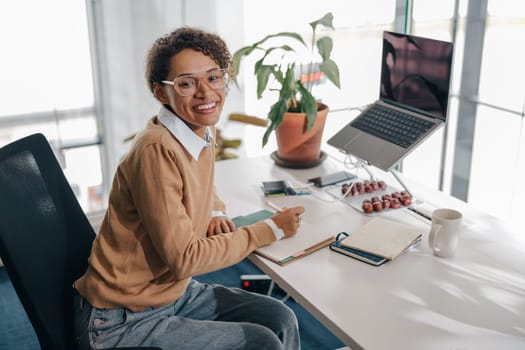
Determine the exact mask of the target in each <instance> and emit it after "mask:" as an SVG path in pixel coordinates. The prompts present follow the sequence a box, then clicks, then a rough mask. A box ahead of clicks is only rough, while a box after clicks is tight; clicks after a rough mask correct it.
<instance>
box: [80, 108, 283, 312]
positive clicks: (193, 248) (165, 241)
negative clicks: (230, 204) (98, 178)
mask: <svg viewBox="0 0 525 350" xmlns="http://www.w3.org/2000/svg"><path fill="white" fill-rule="evenodd" d="M214 161H215V160H214V147H213V145H212V146H211V147H208V148H204V149H203V150H202V152H201V153H200V156H199V158H198V160H195V159H193V158H192V157H191V155H190V154H189V153H188V152H187V151H186V149H185V148H184V147H183V146H182V145H181V144H180V143H179V141H178V140H177V139H176V138H175V137H174V136H173V135H172V134H171V133H170V132H169V130H168V129H167V128H166V127H164V126H163V125H162V124H161V123H159V121H158V120H157V118H156V117H153V118H152V119H150V120H149V122H148V124H147V126H146V128H145V130H144V131H142V132H141V133H140V134H139V135H137V137H136V138H135V141H134V143H133V145H132V146H131V150H130V151H129V154H128V155H127V156H126V157H125V158H124V159H123V160H122V162H121V163H120V164H119V166H118V169H117V172H116V174H115V177H114V180H113V184H112V188H111V192H110V197H109V204H108V209H107V212H106V215H105V217H104V220H103V222H102V226H101V228H100V231H99V233H98V235H97V238H96V239H95V241H94V243H93V247H92V250H91V255H90V257H89V267H88V269H87V271H86V273H85V274H84V275H83V276H82V277H81V278H80V279H79V280H77V281H76V282H75V288H76V289H77V291H78V292H79V293H80V294H81V295H82V296H84V297H85V298H86V299H87V300H88V301H89V303H90V304H91V305H93V306H95V307H97V308H120V307H124V308H127V309H130V310H132V311H142V310H144V309H146V308H149V307H159V306H162V305H166V304H169V303H171V302H173V301H175V300H176V299H178V298H179V297H180V296H181V295H182V294H183V293H184V291H185V288H186V286H187V284H188V282H189V280H190V278H191V277H192V276H195V275H199V274H202V273H207V272H210V271H214V270H217V269H221V268H224V267H227V266H230V265H232V264H235V263H237V262H239V261H240V260H242V259H243V258H245V257H246V256H247V255H248V254H250V253H251V252H252V251H253V250H254V249H256V248H258V247H260V246H263V245H266V244H269V243H270V242H272V241H274V240H275V236H274V234H273V232H272V230H271V228H270V227H269V226H268V225H267V224H265V223H263V222H259V223H256V224H254V225H251V226H248V227H243V228H240V229H237V230H236V231H235V232H232V233H226V234H222V235H217V236H213V237H211V238H207V237H206V230H207V227H208V223H209V221H210V219H211V212H212V210H224V209H225V206H224V203H223V202H222V201H221V200H220V199H219V198H218V197H217V195H216V194H215V187H214V183H213V180H214Z"/></svg>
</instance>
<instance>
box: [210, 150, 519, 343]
mask: <svg viewBox="0 0 525 350" xmlns="http://www.w3.org/2000/svg"><path fill="white" fill-rule="evenodd" d="M342 168H343V165H342V164H341V163H338V162H336V161H334V160H333V159H331V158H329V159H328V160H326V161H325V162H324V163H323V164H321V165H320V166H318V167H316V168H313V169H308V170H290V169H284V168H279V167H277V166H275V165H274V164H273V161H272V160H271V159H270V157H268V156H264V157H260V158H244V159H235V160H228V161H220V162H217V166H216V185H217V190H218V192H219V194H220V196H221V197H222V198H223V199H224V200H225V201H226V204H227V207H228V214H229V215H230V216H231V217H233V216H237V215H245V214H249V213H251V212H254V211H257V210H259V209H261V208H265V205H264V197H263V196H262V191H261V189H260V187H259V186H260V184H261V182H262V181H266V180H282V179H287V180H292V181H302V182H304V181H306V179H308V178H310V177H313V176H317V175H319V174H327V173H331V172H334V171H336V170H341V169H342ZM387 175H388V174H386V175H385V176H384V177H382V178H383V179H386V180H387V181H392V179H390V180H389V179H388V178H387ZM362 176H364V174H362ZM407 185H409V187H410V189H411V190H412V191H413V192H414V193H415V194H416V195H417V196H418V197H419V198H422V199H424V200H425V202H428V203H430V204H431V205H433V206H436V207H437V206H442V207H445V206H447V207H452V208H456V209H459V210H461V211H462V212H463V213H464V215H465V221H466V225H465V226H466V227H465V229H464V231H463V233H462V238H461V241H460V245H459V247H458V251H457V253H456V256H455V257H454V258H450V259H443V258H438V257H435V256H433V255H432V253H431V251H430V249H429V248H428V244H427V235H424V237H423V242H422V243H421V244H420V245H419V246H418V247H416V248H412V250H411V251H409V252H408V253H406V254H405V255H403V256H401V257H399V258H398V259H396V260H394V261H391V262H389V263H387V264H385V265H383V266H380V267H373V266H369V265H367V264H365V263H362V262H359V261H357V260H354V259H351V258H349V257H346V256H343V255H340V254H337V253H335V252H333V251H330V250H329V249H328V248H324V249H322V250H320V251H318V252H315V253H313V254H312V255H309V256H307V257H304V258H302V259H300V260H298V261H295V262H293V263H291V264H289V265H286V266H284V267H281V266H278V265H277V264H274V263H272V262H270V261H269V260H266V259H264V258H260V257H258V256H256V255H253V254H252V256H251V257H250V259H251V260H252V261H253V262H255V263H256V264H257V265H258V266H259V267H260V268H261V269H262V270H263V271H264V272H265V273H267V274H268V275H269V276H271V277H272V278H273V279H274V280H275V281H276V282H277V283H278V284H279V285H280V286H281V287H282V288H284V289H285V290H286V291H287V292H288V293H289V294H290V295H291V296H292V297H293V298H294V299H295V300H296V301H298V302H299V303H300V304H301V305H303V307H305V308H306V309H307V310H308V311H310V312H311V313H312V314H313V315H314V316H315V317H317V318H318V319H319V320H320V321H321V322H322V323H323V324H324V325H326V326H327V327H328V328H329V329H330V330H331V331H332V332H333V333H334V334H335V335H336V336H337V337H339V338H340V339H341V340H342V341H343V342H344V343H345V344H346V345H348V346H349V347H350V348H352V349H361V348H364V349H370V350H374V349H447V350H478V349H525V244H524V243H523V242H519V241H517V240H515V239H514V238H513V237H512V236H511V235H510V233H509V232H508V230H507V229H506V228H505V227H504V224H503V223H501V222H500V221H498V220H497V219H495V218H493V217H490V216H488V215H484V214H482V213H479V212H476V211H475V210H472V209H471V208H469V207H468V206H467V205H466V204H465V203H463V202H461V201H459V200H456V199H454V198H451V197H449V196H447V195H445V194H443V193H439V192H437V191H431V190H429V189H428V188H425V187H424V186H422V185H419V184H416V183H413V182H408V183H407ZM398 186H399V185H398ZM288 198H290V197H288ZM296 198H297V199H298V200H300V201H302V203H305V206H306V210H307V212H306V213H305V215H308V216H309V219H313V220H314V221H318V222H319V223H320V225H321V226H322V227H324V228H326V229H330V230H332V231H333V233H334V235H335V234H337V233H338V232H340V231H347V232H352V231H353V230H354V229H355V228H357V227H358V226H360V225H362V224H363V223H365V222H366V221H367V220H369V217H367V216H365V215H363V214H361V213H359V212H358V211H357V210H354V209H352V208H351V207H350V206H348V205H346V204H344V203H341V202H334V203H327V202H323V201H321V200H319V199H317V198H316V197H312V196H310V198H306V197H305V196H296ZM385 214H387V215H397V216H398V217H399V216H400V215H401V216H405V218H406V219H407V220H408V221H410V220H418V222H420V223H422V222H423V219H420V218H418V217H416V216H415V215H414V214H410V213H408V212H407V211H406V209H405V210H403V211H391V212H390V213H385ZM424 224H425V225H427V223H426V222H425V223H424ZM429 227H430V226H429ZM427 234H428V233H427Z"/></svg>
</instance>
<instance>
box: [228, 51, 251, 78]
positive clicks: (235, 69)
mask: <svg viewBox="0 0 525 350" xmlns="http://www.w3.org/2000/svg"><path fill="white" fill-rule="evenodd" d="M255 48H256V45H251V46H245V47H243V48H240V49H239V50H237V51H236V52H235V53H234V54H233V57H232V69H231V71H232V78H233V80H234V81H235V82H237V81H236V79H237V75H238V74H239V68H240V66H241V59H242V57H243V56H248V55H249V54H251V53H252V51H253V50H255Z"/></svg>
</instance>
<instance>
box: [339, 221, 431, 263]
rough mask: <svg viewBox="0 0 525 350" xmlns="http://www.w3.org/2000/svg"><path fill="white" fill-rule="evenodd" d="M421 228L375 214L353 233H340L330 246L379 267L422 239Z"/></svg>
mask: <svg viewBox="0 0 525 350" xmlns="http://www.w3.org/2000/svg"><path fill="white" fill-rule="evenodd" d="M421 233H422V228H421V227H417V226H412V225H408V224H403V223H400V222H397V221H393V220H389V219H385V218H382V217H376V218H373V219H372V220H370V221H369V222H368V223H366V224H365V225H363V226H361V227H360V228H359V229H357V230H356V231H355V232H353V233H352V234H347V233H346V232H341V233H339V234H338V235H337V237H336V241H335V242H333V243H332V244H331V245H330V249H332V250H334V251H336V252H338V253H342V254H345V255H348V256H351V257H353V258H355V259H358V260H361V261H364V262H366V263H368V264H371V265H375V266H379V265H381V264H384V263H385V262H387V261H390V260H394V259H395V258H397V257H398V256H399V255H401V254H402V253H403V252H405V251H406V250H407V249H408V248H410V247H412V246H413V245H415V244H417V243H418V242H419V241H421Z"/></svg>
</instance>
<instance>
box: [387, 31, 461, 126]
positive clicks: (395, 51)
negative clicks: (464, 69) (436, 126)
mask: <svg viewBox="0 0 525 350" xmlns="http://www.w3.org/2000/svg"><path fill="white" fill-rule="evenodd" d="M452 51H453V50H452V43H450V42H445V41H439V40H434V39H428V38H422V37H417V36H413V35H407V34H400V33H393V32H384V33H383V57H382V60H381V86H380V96H381V100H383V101H385V102H387V103H393V104H395V105H398V106H400V107H403V108H408V109H410V110H413V111H415V112H420V113H423V114H425V115H427V116H430V117H436V118H439V119H441V120H443V121H445V119H446V115H447V107H448V95H449V87H450V75H451V67H452Z"/></svg>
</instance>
